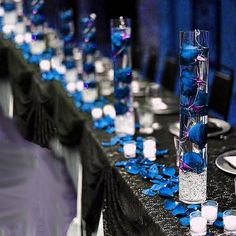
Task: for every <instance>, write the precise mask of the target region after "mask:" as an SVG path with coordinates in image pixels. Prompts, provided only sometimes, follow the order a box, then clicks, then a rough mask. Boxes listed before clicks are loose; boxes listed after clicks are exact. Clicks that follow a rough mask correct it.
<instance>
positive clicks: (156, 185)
mask: <svg viewBox="0 0 236 236" xmlns="http://www.w3.org/2000/svg"><path fill="white" fill-rule="evenodd" d="M161 188H163V186H162V185H160V184H153V185H152V187H151V190H153V191H159V190H160V189H161Z"/></svg>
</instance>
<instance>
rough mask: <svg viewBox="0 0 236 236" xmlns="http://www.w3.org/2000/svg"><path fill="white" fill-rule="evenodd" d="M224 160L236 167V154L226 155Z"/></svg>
mask: <svg viewBox="0 0 236 236" xmlns="http://www.w3.org/2000/svg"><path fill="white" fill-rule="evenodd" d="M224 160H225V161H227V162H228V163H229V164H230V166H232V167H234V168H235V169H236V156H226V157H224Z"/></svg>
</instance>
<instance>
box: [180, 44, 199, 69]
mask: <svg viewBox="0 0 236 236" xmlns="http://www.w3.org/2000/svg"><path fill="white" fill-rule="evenodd" d="M198 53H199V52H198V48H197V47H196V46H193V45H191V44H184V45H183V46H182V48H181V49H180V63H181V64H182V65H189V64H192V63H194V62H195V60H196V59H197V56H198Z"/></svg>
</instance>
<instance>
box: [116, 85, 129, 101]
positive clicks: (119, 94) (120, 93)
mask: <svg viewBox="0 0 236 236" xmlns="http://www.w3.org/2000/svg"><path fill="white" fill-rule="evenodd" d="M129 95H130V89H129V87H128V86H126V87H123V88H115V90H114V97H115V98H116V99H124V98H127V97H129Z"/></svg>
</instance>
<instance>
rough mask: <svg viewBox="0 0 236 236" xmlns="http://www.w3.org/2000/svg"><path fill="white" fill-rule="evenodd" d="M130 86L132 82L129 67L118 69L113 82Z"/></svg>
mask: <svg viewBox="0 0 236 236" xmlns="http://www.w3.org/2000/svg"><path fill="white" fill-rule="evenodd" d="M116 81H117V82H122V83H126V84H130V83H131V81H132V69H131V68H130V67H127V68H123V69H119V70H117V71H116V72H115V82H116Z"/></svg>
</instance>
